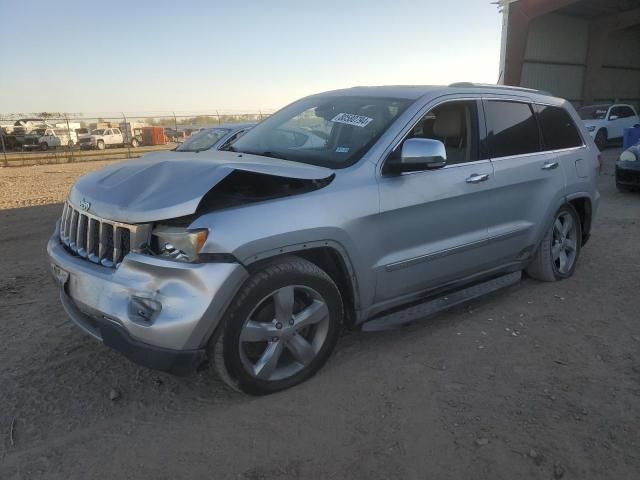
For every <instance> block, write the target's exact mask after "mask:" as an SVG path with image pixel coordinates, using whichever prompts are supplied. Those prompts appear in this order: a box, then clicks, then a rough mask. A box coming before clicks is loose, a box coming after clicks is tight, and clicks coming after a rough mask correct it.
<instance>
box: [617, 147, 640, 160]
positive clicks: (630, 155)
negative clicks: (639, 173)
mask: <svg viewBox="0 0 640 480" xmlns="http://www.w3.org/2000/svg"><path fill="white" fill-rule="evenodd" d="M636 160H638V157H637V156H636V154H635V153H633V152H632V151H631V150H625V151H624V152H622V154H621V155H620V161H621V162H635V161H636Z"/></svg>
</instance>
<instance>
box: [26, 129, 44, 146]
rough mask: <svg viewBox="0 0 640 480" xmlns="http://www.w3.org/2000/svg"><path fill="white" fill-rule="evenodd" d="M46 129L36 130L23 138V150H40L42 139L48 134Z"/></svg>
mask: <svg viewBox="0 0 640 480" xmlns="http://www.w3.org/2000/svg"><path fill="white" fill-rule="evenodd" d="M46 131H47V129H46V128H36V129H33V130H31V131H30V132H29V133H27V134H25V135H24V136H23V137H22V145H21V146H22V149H23V150H35V149H37V148H40V137H41V136H43V135H44V132H46Z"/></svg>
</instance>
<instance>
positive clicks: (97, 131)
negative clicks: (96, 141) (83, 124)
mask: <svg viewBox="0 0 640 480" xmlns="http://www.w3.org/2000/svg"><path fill="white" fill-rule="evenodd" d="M103 133H104V128H101V129H98V130H94V131H93V132H91V135H102V134H103Z"/></svg>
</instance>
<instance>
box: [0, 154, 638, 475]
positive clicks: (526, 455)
mask: <svg viewBox="0 0 640 480" xmlns="http://www.w3.org/2000/svg"><path fill="white" fill-rule="evenodd" d="M617 153H618V151H617V150H609V151H608V152H607V165H606V169H605V173H604V174H603V175H602V176H601V178H600V183H601V192H602V195H603V198H602V204H601V207H600V211H599V214H598V218H597V222H596V224H595V229H594V232H593V237H592V239H591V241H590V243H589V244H588V245H587V246H586V248H585V249H584V250H583V252H582V256H581V259H580V262H579V265H578V269H577V271H576V274H575V276H574V277H573V278H571V279H569V280H566V281H563V282H559V283H554V284H543V283H538V282H535V281H532V280H528V279H525V280H523V281H522V283H521V284H519V285H517V286H514V287H512V288H509V289H507V290H504V291H501V292H498V293H496V294H493V295H491V296H490V297H487V298H485V299H482V300H480V301H474V302H473V303H471V304H469V305H467V306H465V307H462V308H458V309H455V310H453V311H450V312H448V313H445V314H442V315H439V316H437V317H435V318H433V319H430V320H428V321H425V322H422V323H418V324H415V325H413V326H410V327H407V328H404V329H401V330H396V331H392V332H382V333H368V334H364V333H357V332H354V333H350V334H347V335H345V336H344V337H343V338H342V339H341V341H340V343H339V345H338V348H337V351H336V352H335V354H334V356H333V358H332V359H331V360H330V361H329V363H328V364H327V365H326V366H325V368H324V369H323V370H322V371H321V372H320V374H319V375H317V376H316V377H315V378H313V379H312V380H311V381H309V382H307V383H305V384H303V385H301V386H299V387H297V388H294V389H292V390H289V391H286V392H281V393H279V394H275V395H271V396H269V397H264V398H250V397H246V396H243V395H239V394H236V393H231V392H229V391H228V390H226V389H225V388H224V387H223V386H222V385H221V384H220V383H219V382H218V381H217V380H216V379H215V378H214V377H213V376H212V375H210V374H209V373H208V372H206V371H205V372H202V373H200V374H198V375H194V376H192V377H188V378H182V379H180V378H174V377H171V376H169V375H165V374H162V373H157V372H153V371H151V370H147V369H144V368H139V367H137V366H135V365H133V364H131V363H130V362H128V361H127V360H126V359H124V358H123V357H121V356H120V355H118V354H117V353H115V352H112V351H110V350H108V349H106V348H104V347H103V346H101V345H100V344H98V343H96V342H95V341H93V340H92V339H90V338H88V337H87V336H85V335H83V334H82V333H81V332H80V331H79V330H78V329H77V328H75V327H74V326H73V325H71V323H70V322H69V321H68V320H67V318H66V317H65V315H64V313H63V311H62V308H61V307H60V305H59V302H58V299H57V294H56V290H55V288H54V287H53V285H52V282H51V281H50V280H49V277H48V272H47V261H46V257H45V251H44V248H45V243H46V241H47V238H48V236H49V235H50V233H51V230H52V227H53V223H54V221H55V219H56V218H57V216H58V215H59V214H60V210H61V206H60V204H59V202H60V201H61V200H62V199H63V197H64V196H65V194H66V191H67V189H68V187H69V185H70V184H71V182H72V181H73V180H74V179H75V178H76V177H77V176H78V175H79V174H81V173H83V172H85V171H87V170H89V169H94V168H98V167H100V166H102V165H103V164H100V163H90V164H80V165H56V166H55V167H54V166H51V165H49V166H43V167H26V168H15V169H14V168H9V169H0V208H1V209H2V210H0V251H2V254H1V256H0V259H1V263H2V268H1V269H0V320H1V321H0V340H1V342H2V343H1V345H2V346H1V347H0V478H2V479H31V478H46V479H52V478H53V479H57V478H60V479H75V478H78V479H87V478H104V479H113V478H128V479H143V478H155V479H175V478H183V477H184V478H225V479H226V478H233V479H250V480H258V479H272V478H273V479H284V478H318V479H328V478H335V479H346V478H349V479H351V478H363V479H368V480H369V479H383V478H407V479H409V478H411V479H413V478H420V479H425V478H428V479H431V478H433V479H448V478H451V479H472V478H487V479H492V480H495V479H519V478H527V479H530V478H532V479H560V478H567V479H580V480H584V479H598V480H600V479H616V480H620V479H635V478H640V436H639V434H638V432H639V431H640V324H639V322H638V312H639V311H640V297H639V296H638V285H640V255H639V254H638V238H640V194H621V193H618V192H617V191H616V190H615V187H614V185H613V177H612V170H613V168H612V166H613V159H614V157H615V155H616V154H617Z"/></svg>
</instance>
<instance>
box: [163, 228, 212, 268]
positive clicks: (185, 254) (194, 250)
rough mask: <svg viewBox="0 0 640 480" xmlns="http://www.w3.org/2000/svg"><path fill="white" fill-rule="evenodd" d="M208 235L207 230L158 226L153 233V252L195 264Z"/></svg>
mask: <svg viewBox="0 0 640 480" xmlns="http://www.w3.org/2000/svg"><path fill="white" fill-rule="evenodd" d="M208 235H209V230H207V229H198V230H188V229H186V228H182V227H172V226H169V225H158V226H156V228H154V229H153V231H152V232H151V237H152V243H151V245H152V250H153V251H154V252H155V253H156V254H158V255H160V256H162V257H166V258H170V259H171V260H178V261H180V262H195V261H197V260H198V254H199V253H200V250H202V247H203V246H204V243H205V242H206V241H207V236H208Z"/></svg>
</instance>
